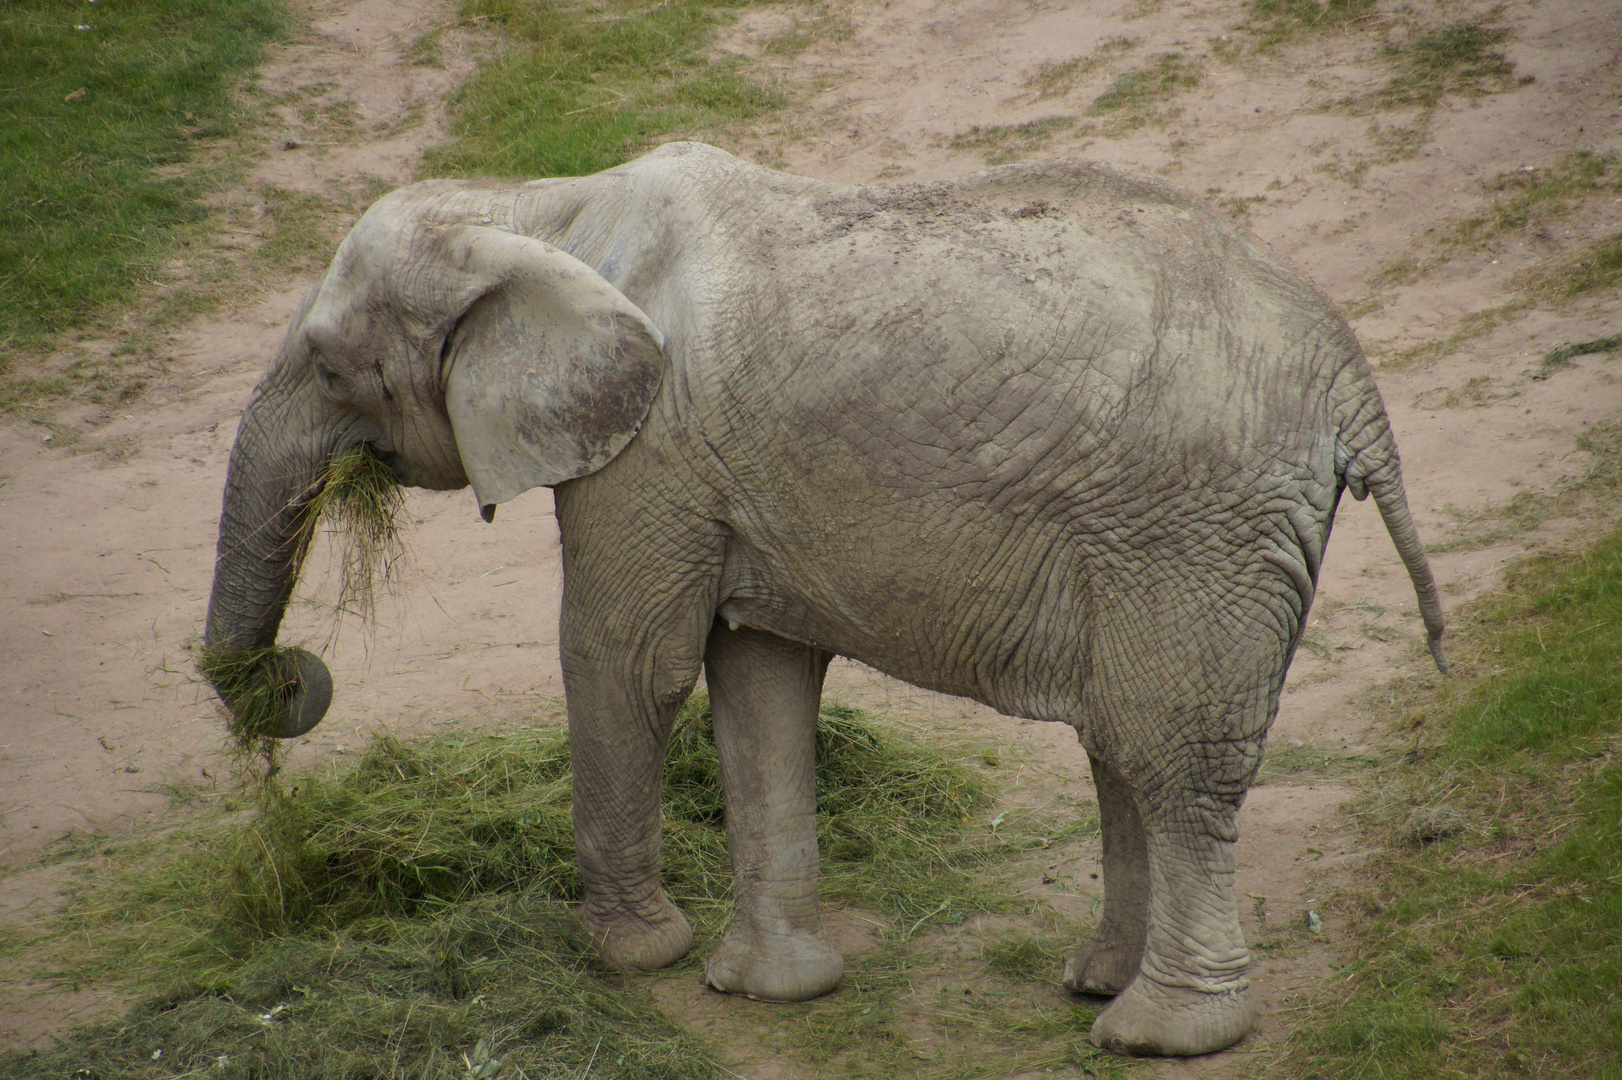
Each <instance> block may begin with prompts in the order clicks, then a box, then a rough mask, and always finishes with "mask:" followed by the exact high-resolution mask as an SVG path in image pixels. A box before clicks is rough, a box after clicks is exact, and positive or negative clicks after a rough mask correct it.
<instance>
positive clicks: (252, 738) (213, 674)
mask: <svg viewBox="0 0 1622 1080" xmlns="http://www.w3.org/2000/svg"><path fill="white" fill-rule="evenodd" d="M296 657H297V650H295V649H290V648H286V647H284V646H280V645H271V646H269V647H267V648H263V649H208V648H205V649H202V650H201V651H199V653H198V654H197V673H198V674H199V675H201V676H202V677H203V681H205V682H207V683H208V684H209V685H210V686H212V687H213V688H214V690H215V692H216V693H218V694H219V696H220V700H221V701H224V702H226V703H227V705H226V715H227V720H226V728H227V730H228V731H229V732H230V735H231V740H232V771H233V772H234V773H237V774H238V775H240V776H242V777H243V778H244V779H245V780H246V781H247V783H248V786H249V788H250V789H251V790H254V791H260V790H264V789H265V786H266V785H267V784H269V783H270V781H271V778H272V777H274V776H275V775H276V773H277V771H278V770H279V769H280V768H281V759H282V751H283V749H284V743H283V740H281V739H278V738H276V737H275V735H274V732H276V731H277V730H278V729H280V728H281V726H282V722H283V720H284V719H285V717H286V716H287V709H288V706H289V704H291V702H292V701H293V698H294V696H295V695H296V694H297V692H298V689H299V680H298V669H297V661H296Z"/></svg>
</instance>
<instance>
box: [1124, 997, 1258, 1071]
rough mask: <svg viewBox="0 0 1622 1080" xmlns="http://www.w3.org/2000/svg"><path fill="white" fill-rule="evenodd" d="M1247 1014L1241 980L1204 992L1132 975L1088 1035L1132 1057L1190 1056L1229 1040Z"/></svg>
mask: <svg viewBox="0 0 1622 1080" xmlns="http://www.w3.org/2000/svg"><path fill="white" fill-rule="evenodd" d="M1253 1019H1254V1013H1253V1011H1252V1009H1251V1005H1250V995H1249V993H1247V991H1246V989H1245V987H1244V986H1239V987H1235V988H1233V989H1229V990H1222V991H1219V992H1216V993H1208V992H1205V991H1201V990H1190V989H1188V988H1186V987H1180V986H1172V987H1167V986H1161V985H1160V984H1158V983H1155V982H1154V981H1152V980H1150V979H1147V978H1138V979H1134V980H1133V981H1132V983H1131V984H1129V985H1128V986H1127V987H1126V989H1124V990H1122V991H1121V993H1120V996H1119V997H1117V998H1116V999H1115V1000H1114V1001H1113V1002H1112V1003H1111V1004H1110V1006H1109V1008H1107V1009H1105V1010H1104V1011H1103V1012H1101V1013H1099V1014H1098V1019H1097V1020H1094V1021H1093V1030H1092V1041H1093V1045H1094V1046H1100V1047H1103V1048H1104V1049H1105V1050H1109V1051H1111V1052H1112V1053H1116V1054H1126V1055H1129V1056H1132V1057H1191V1056H1193V1055H1195V1054H1209V1053H1213V1052H1215V1051H1217V1050H1221V1049H1224V1048H1225V1047H1229V1046H1232V1045H1233V1044H1234V1043H1236V1042H1238V1041H1239V1040H1240V1039H1242V1038H1244V1036H1245V1033H1246V1032H1247V1031H1249V1030H1250V1025H1251V1021H1252V1020H1253Z"/></svg>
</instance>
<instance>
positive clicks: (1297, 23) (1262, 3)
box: [1244, 0, 1374, 50]
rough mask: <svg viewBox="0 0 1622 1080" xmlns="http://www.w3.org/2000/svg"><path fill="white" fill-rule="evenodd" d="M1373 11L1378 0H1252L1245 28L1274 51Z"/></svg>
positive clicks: (1343, 24)
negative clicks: (1299, 38) (1304, 36)
mask: <svg viewBox="0 0 1622 1080" xmlns="http://www.w3.org/2000/svg"><path fill="white" fill-rule="evenodd" d="M1373 12H1374V0H1326V2H1324V3H1319V0H1251V2H1250V5H1249V11H1248V14H1249V16H1250V17H1249V19H1248V20H1247V21H1246V23H1245V25H1244V30H1245V31H1246V32H1247V33H1248V34H1250V35H1251V37H1253V38H1254V39H1255V41H1256V46H1257V48H1260V49H1263V50H1270V49H1276V48H1278V47H1279V46H1280V45H1283V44H1285V43H1287V42H1290V41H1293V40H1294V39H1296V38H1298V37H1301V36H1303V35H1306V34H1309V33H1315V32H1318V31H1323V30H1331V29H1337V28H1341V27H1345V26H1347V25H1348V24H1351V23H1354V22H1356V21H1357V20H1359V19H1363V18H1367V17H1368V16H1369V15H1371V14H1373Z"/></svg>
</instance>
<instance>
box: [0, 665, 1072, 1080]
mask: <svg viewBox="0 0 1622 1080" xmlns="http://www.w3.org/2000/svg"><path fill="white" fill-rule="evenodd" d="M817 739H818V756H819V766H818V789H817V790H818V804H819V810H820V813H819V822H818V824H819V836H820V840H821V843H822V845H823V852H824V860H823V862H824V874H825V886H824V895H825V896H827V897H830V898H834V899H843V900H846V901H848V902H851V903H856V904H860V905H862V906H864V907H866V908H868V910H872V911H876V912H885V913H889V914H892V915H895V916H898V918H897V922H898V923H902V924H904V925H906V924H911V925H912V927H913V929H916V923H917V922H921V921H923V919H924V918H927V917H928V916H929V915H930V914H931V912H932V911H938V910H941V909H943V908H944V905H941V904H940V903H939V898H940V897H941V896H942V895H946V896H955V897H960V898H971V899H967V900H965V902H966V903H968V904H970V905H971V906H972V902H973V901H972V897H973V896H974V895H975V888H976V886H975V885H974V883H973V880H972V878H973V875H974V873H975V871H977V870H979V869H981V868H982V867H983V866H984V865H985V864H986V863H987V862H988V861H990V860H991V859H993V858H1000V857H1005V856H1006V855H1007V854H1009V853H1012V852H1014V851H1017V850H1023V849H1024V848H1026V847H1030V846H1036V845H1037V844H1038V843H1046V842H1047V841H1046V840H1044V839H1042V838H1041V837H1038V836H1036V835H1035V834H1032V835H1030V836H1027V837H1025V838H1024V839H1023V840H1015V839H1013V838H1012V837H1011V833H1010V830H1009V829H1008V828H1006V827H1005V828H1004V829H1003V830H1002V834H1001V835H1000V836H996V835H990V836H988V834H987V830H985V829H984V828H981V829H979V830H978V831H971V829H970V828H969V826H968V824H967V822H968V820H969V819H970V818H971V816H975V814H976V811H978V810H980V809H982V808H983V807H985V806H986V805H987V804H988V802H989V800H990V796H991V792H990V790H989V788H988V785H987V784H986V783H985V781H983V780H982V779H980V778H979V776H978V775H977V774H976V773H973V772H971V771H969V770H968V769H966V768H965V767H963V766H962V765H961V764H959V763H957V762H956V761H954V760H948V759H947V758H945V757H944V756H942V755H940V754H938V753H936V752H934V751H931V750H928V749H925V748H923V747H920V746H917V745H915V744H912V743H910V742H908V741H906V740H903V739H900V738H897V737H894V736H890V735H887V734H884V733H883V732H882V731H881V730H880V729H879V728H876V727H875V726H874V725H873V723H872V722H871V721H870V720H869V719H868V718H867V717H865V716H863V715H862V714H861V713H859V712H857V711H855V710H852V709H847V708H842V707H840V706H834V705H830V706H826V707H824V709H823V711H822V715H821V717H820V721H819V727H818V736H817ZM568 775H569V746H568V742H567V738H566V736H564V735H563V733H561V732H558V731H544V732H533V733H524V734H518V735H510V736H495V735H463V736H455V737H448V738H440V739H435V740H432V741H423V742H416V743H405V742H401V741H399V740H396V739H393V738H388V737H383V738H379V739H378V740H377V741H376V742H374V743H373V745H372V746H371V747H370V748H369V749H368V750H367V751H366V753H365V755H364V756H363V757H362V758H361V760H360V761H359V763H358V764H357V765H353V766H350V767H347V768H343V769H333V770H330V771H326V772H321V773H316V774H312V775H307V776H303V777H299V778H297V779H296V780H294V781H291V782H290V783H289V784H288V786H287V789H286V791H285V792H282V791H280V790H278V791H277V792H276V793H275V794H274V795H273V796H272V797H269V798H267V799H266V800H265V801H263V802H262V804H261V809H260V812H259V813H258V814H257V815H254V816H253V817H252V818H251V819H250V820H246V821H238V822H236V823H234V824H232V825H230V826H229V827H226V828H223V829H222V830H221V831H220V832H219V833H218V834H217V835H216V836H215V838H214V840H213V842H212V843H211V844H210V845H209V850H207V851H204V852H201V853H198V854H196V855H194V856H191V857H190V859H189V861H187V862H186V863H184V864H183V865H181V866H180V867H178V868H176V867H174V866H171V867H170V870H171V871H172V875H171V877H170V878H169V879H167V880H168V882H169V884H167V885H166V884H165V882H164V881H160V880H156V879H153V880H148V881H145V882H143V883H142V885H141V888H140V893H139V896H138V897H135V898H134V899H135V902H137V903H144V904H155V905H160V906H161V905H165V904H167V905H169V906H170V908H171V910H173V911H176V912H179V913H180V915H179V916H178V917H184V918H191V919H193V920H194V921H196V922H199V923H206V928H205V929H200V930H199V936H198V937H197V938H196V939H194V940H192V941H191V942H190V943H189V944H188V945H187V946H186V949H187V950H189V951H188V952H187V954H186V955H184V956H179V957H170V967H171V969H172V970H180V971H189V972H191V974H190V975H189V976H188V977H187V978H185V979H183V980H182V982H181V984H180V985H179V986H177V987H176V988H175V989H173V990H172V991H171V992H169V993H167V994H165V995H163V996H161V997H159V998H156V999H154V1000H152V1001H150V1002H148V1003H146V1004H145V1005H143V1006H141V1007H140V1008H138V1009H137V1010H135V1011H134V1012H133V1013H132V1014H131V1015H130V1016H128V1017H127V1018H125V1019H124V1020H123V1021H121V1022H118V1023H114V1024H107V1025H101V1026H97V1027H91V1028H84V1029H80V1030H78V1031H76V1032H74V1033H73V1035H72V1037H71V1038H69V1039H67V1040H65V1041H64V1042H63V1043H62V1045H61V1046H59V1047H58V1048H57V1049H55V1050H51V1051H46V1052H42V1053H38V1054H33V1055H13V1056H11V1057H9V1058H0V1075H4V1076H7V1077H16V1078H18V1080H36V1078H38V1080H43V1078H46V1077H51V1078H57V1077H67V1076H81V1077H114V1076H116V1077H129V1078H143V1080H144V1078H152V1080H157V1078H164V1080H172V1078H178V1077H181V1076H210V1077H215V1076H218V1077H243V1078H246V1077H253V1078H255V1080H283V1078H285V1080H329V1078H330V1080H339V1078H344V1080H349V1078H359V1077H368V1078H391V1080H392V1078H399V1080H405V1078H408V1077H409V1078H411V1080H418V1078H425V1077H458V1078H466V1077H469V1076H481V1077H486V1078H489V1077H495V1076H504V1077H513V1078H518V1077H526V1076H527V1077H531V1078H539V1077H544V1076H563V1075H581V1074H582V1072H583V1071H584V1070H585V1069H587V1067H588V1065H589V1068H590V1069H591V1075H593V1076H596V1077H612V1076H622V1077H636V1078H644V1077H650V1078H651V1077H667V1078H671V1080H685V1078H699V1077H704V1078H709V1077H719V1076H722V1075H724V1071H723V1070H722V1069H721V1068H720V1067H719V1066H717V1065H715V1064H714V1063H713V1062H712V1061H711V1059H710V1057H709V1056H707V1055H708V1051H706V1049H705V1048H704V1047H703V1046H702V1045H700V1044H699V1043H698V1042H697V1041H695V1040H694V1039H693V1038H692V1036H690V1035H688V1034H686V1033H684V1032H682V1031H681V1030H679V1029H678V1028H676V1027H674V1026H673V1025H671V1024H670V1023H669V1022H668V1021H666V1020H665V1019H664V1018H663V1017H662V1016H661V1015H660V1014H659V1013H658V1011H657V1010H656V1009H655V1008H654V1007H653V1006H652V1004H651V1002H650V1000H649V998H648V996H647V994H646V993H645V988H646V985H647V983H646V981H645V980H638V979H630V978H625V977H622V976H619V975H616V974H614V973H612V972H611V971H608V970H607V969H605V968H604V967H603V966H602V965H601V963H600V962H599V960H598V957H597V954H596V952H595V950H594V949H593V947H592V946H591V944H590V943H589V941H586V940H584V939H583V938H582V937H581V936H580V934H579V933H578V931H577V930H576V928H575V924H574V922H573V920H572V918H571V917H570V915H569V914H568V908H567V902H568V901H570V900H573V899H575V898H577V897H578V896H579V892H580V881H579V877H578V874H577V871H576V869H575V864H574V841H573V835H572V829H571V826H570V818H569V779H568ZM663 807H664V811H663V812H664V818H665V838H666V846H665V860H666V861H665V878H666V882H667V885H668V887H669V889H670V892H671V894H672V895H673V896H674V897H676V898H677V900H678V902H680V903H681V904H682V905H683V907H684V908H686V910H687V911H688V914H689V916H690V917H691V918H692V920H693V922H694V925H695V929H696V930H697V932H698V934H699V937H700V942H701V946H702V945H703V942H704V940H705V939H710V940H713V938H714V936H715V935H716V934H717V933H719V931H720V930H721V929H722V925H723V921H724V919H725V916H726V912H727V907H728V899H729V893H730V887H731V882H730V866H729V864H728V861H727V856H726V846H725V835H724V811H723V808H722V803H721V792H720V779H719V766H718V763H717V758H716V751H715V745H714V734H713V727H712V721H711V718H710V713H709V703H708V701H707V700H706V699H705V697H704V696H703V695H702V694H698V695H695V696H694V700H693V701H691V702H689V704H688V706H687V708H686V709H685V710H683V713H682V716H681V718H680V719H679V720H678V727H677V730H676V732H675V734H674V736H673V738H672V745H671V749H670V754H669V758H668V760H667V763H666V769H665V790H664V803H663ZM979 816H982V817H983V816H984V815H979ZM179 881H186V882H192V883H194V884H193V887H194V888H197V887H200V886H198V885H196V884H195V883H202V882H220V881H224V882H226V883H227V884H226V885H225V887H224V888H223V889H220V890H219V891H218V892H217V894H216V895H215V896H214V897H213V898H212V900H208V899H207V898H206V897H200V896H194V895H187V894H186V893H185V891H184V890H183V889H181V888H179V887H178V886H175V885H174V884H173V883H174V882H179ZM166 889H167V890H168V891H167V892H166ZM684 963H685V967H684V968H679V969H678V970H682V971H687V970H690V972H691V974H690V975H689V977H696V975H697V963H698V961H697V960H696V959H690V960H688V961H686V962H684ZM159 1051H161V1054H160V1053H158V1052H159ZM481 1069H482V1070H483V1071H482V1072H481V1071H480V1070H481Z"/></svg>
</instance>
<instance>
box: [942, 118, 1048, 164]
mask: <svg viewBox="0 0 1622 1080" xmlns="http://www.w3.org/2000/svg"><path fill="white" fill-rule="evenodd" d="M1075 124H1076V118H1075V117H1073V116H1046V117H1043V118H1042V119H1040V120H1027V121H1026V122H1025V123H1023V124H997V125H991V126H987V127H981V126H980V125H978V124H976V125H975V126H973V127H971V128H969V130H967V131H961V132H959V133H958V134H956V135H954V136H952V142H951V147H952V149H953V150H967V151H971V152H973V153H978V154H979V155H980V156H981V157H982V158H983V159H985V163H986V164H987V165H1001V164H1003V163H1004V162H1008V161H1017V160H1019V159H1020V158H1022V157H1024V156H1025V155H1027V154H1034V153H1035V152H1036V151H1038V150H1040V149H1041V148H1042V147H1043V146H1046V145H1047V141H1048V140H1049V139H1051V138H1052V137H1053V136H1054V135H1055V134H1057V133H1058V132H1060V131H1063V130H1065V129H1066V128H1070V127H1074V126H1075Z"/></svg>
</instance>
